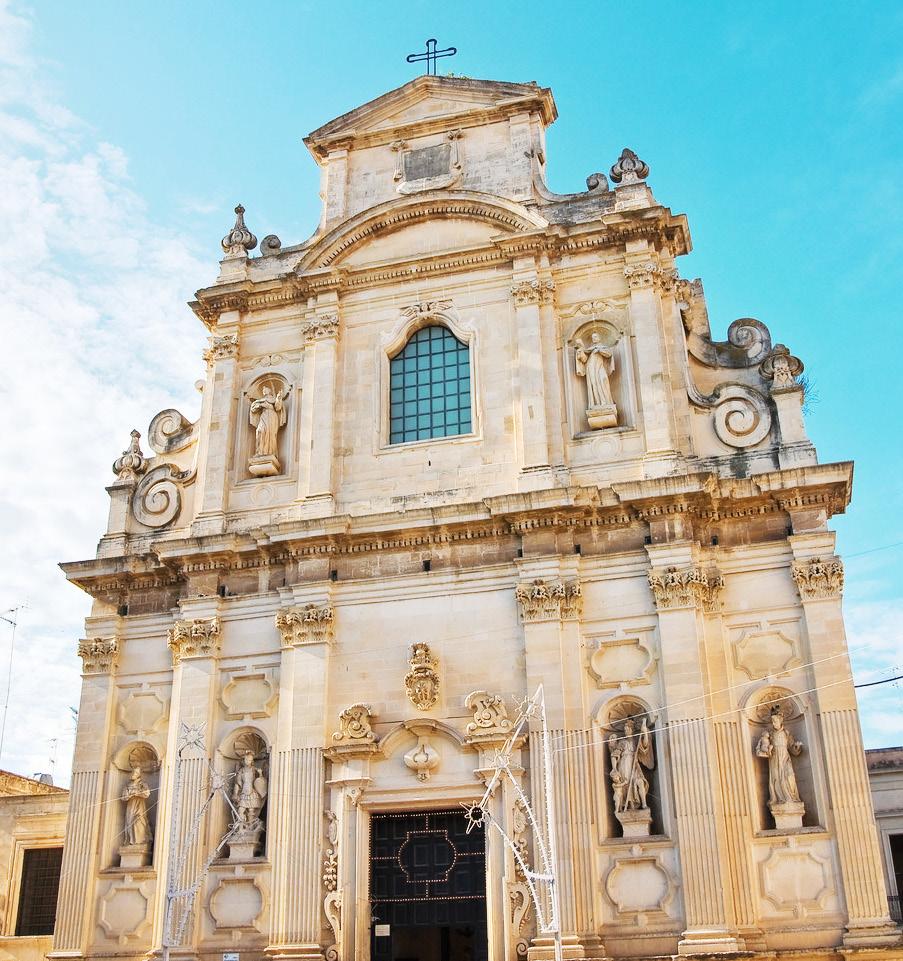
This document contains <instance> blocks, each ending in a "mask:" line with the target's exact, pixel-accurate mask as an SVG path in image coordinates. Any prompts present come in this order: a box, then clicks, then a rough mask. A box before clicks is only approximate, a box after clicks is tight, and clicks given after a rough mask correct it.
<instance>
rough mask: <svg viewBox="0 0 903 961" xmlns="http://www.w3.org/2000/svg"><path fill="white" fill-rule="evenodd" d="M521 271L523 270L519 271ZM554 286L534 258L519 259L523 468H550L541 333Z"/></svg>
mask: <svg viewBox="0 0 903 961" xmlns="http://www.w3.org/2000/svg"><path fill="white" fill-rule="evenodd" d="M518 271H520V273H518ZM553 291H554V286H553V284H552V282H551V281H550V280H543V281H540V280H538V279H537V277H536V267H535V264H534V263H533V261H532V260H529V261H527V262H526V263H522V262H520V261H515V283H514V284H513V286H512V287H511V297H512V299H513V301H514V319H515V324H514V336H515V340H516V344H517V352H516V356H517V360H516V363H517V372H516V384H517V391H516V393H517V398H518V400H517V404H518V406H517V411H518V433H519V437H520V462H521V470H522V471H536V470H545V469H548V467H549V440H548V437H549V435H548V427H547V425H546V398H545V384H544V375H543V344H542V337H541V335H540V330H541V327H540V316H539V307H540V304H541V303H542V301H543V300H547V301H551V298H552V294H553Z"/></svg>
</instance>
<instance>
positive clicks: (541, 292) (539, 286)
mask: <svg viewBox="0 0 903 961" xmlns="http://www.w3.org/2000/svg"><path fill="white" fill-rule="evenodd" d="M511 296H512V297H513V298H514V305H515V306H516V307H526V306H527V305H528V304H550V303H551V302H552V299H553V297H554V296H555V284H554V283H553V282H552V281H551V280H523V281H521V282H520V283H518V284H512V286H511Z"/></svg>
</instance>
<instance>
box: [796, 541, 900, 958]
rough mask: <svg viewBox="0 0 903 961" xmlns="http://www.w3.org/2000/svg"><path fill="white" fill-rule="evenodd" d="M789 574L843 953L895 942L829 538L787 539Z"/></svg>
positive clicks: (838, 570)
mask: <svg viewBox="0 0 903 961" xmlns="http://www.w3.org/2000/svg"><path fill="white" fill-rule="evenodd" d="M790 545H791V548H792V550H793V556H794V558H795V560H794V562H793V566H792V568H791V573H792V575H793V579H794V581H795V582H796V586H797V589H798V591H799V595H800V600H801V602H802V607H803V617H804V619H805V624H806V635H807V637H808V641H809V650H808V654H809V660H810V661H811V662H812V666H811V671H812V678H813V681H814V684H813V687H814V688H815V692H814V695H813V696H814V698H815V699H816V701H817V704H818V713H819V716H820V719H821V734H822V741H823V748H824V752H823V753H824V758H825V770H826V773H827V781H828V791H829V792H830V796H831V800H830V808H831V810H830V815H829V817H830V820H832V821H833V829H834V835H835V837H836V840H837V850H838V853H839V855H840V871H841V874H842V875H843V889H844V898H845V900H846V906H847V925H846V928H847V930H846V933H845V935H844V944H846V945H847V946H848V947H880V946H882V945H890V944H895V943H897V941H898V939H899V934H900V932H899V929H898V928H897V927H896V925H895V924H893V922H892V921H891V919H890V917H889V915H888V905H887V891H886V889H885V886H884V873H883V869H882V865H881V850H880V847H879V845H878V835H877V830H876V828H875V814H874V810H873V808H872V799H871V794H870V793H869V783H868V773H867V771H866V766H865V754H864V749H863V745H862V733H861V731H860V727H859V713H858V709H857V704H856V692H855V689H854V688H853V679H852V676H851V667H850V661H849V657H848V656H847V642H846V636H845V633H844V625H843V612H842V610H841V593H842V591H843V565H842V564H841V562H840V559H839V558H838V557H835V556H834V554H833V547H834V535H833V534H830V533H827V532H824V533H814V534H799V535H794V536H791V537H790Z"/></svg>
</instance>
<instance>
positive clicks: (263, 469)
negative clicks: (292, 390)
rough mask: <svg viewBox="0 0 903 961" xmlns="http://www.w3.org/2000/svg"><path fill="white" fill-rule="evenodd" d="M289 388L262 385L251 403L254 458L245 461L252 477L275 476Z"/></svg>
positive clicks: (278, 469) (279, 467)
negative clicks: (280, 431)
mask: <svg viewBox="0 0 903 961" xmlns="http://www.w3.org/2000/svg"><path fill="white" fill-rule="evenodd" d="M288 394H289V388H288V387H286V388H285V390H280V389H279V386H278V384H277V385H275V386H274V384H273V383H272V382H269V383H265V384H264V385H263V387H262V388H261V391H260V396H259V397H257V398H255V399H254V400H252V401H251V410H250V415H249V416H250V422H251V426H252V427H253V428H254V456H253V457H251V459H250V461H248V471H249V472H250V473H251V474H253V475H254V476H255V477H269V476H272V475H273V474H278V473H279V472H280V470H281V466H280V464H279V456H278V448H279V430H280V428H282V427H285V422H286V409H285V401H286V398H287V397H288Z"/></svg>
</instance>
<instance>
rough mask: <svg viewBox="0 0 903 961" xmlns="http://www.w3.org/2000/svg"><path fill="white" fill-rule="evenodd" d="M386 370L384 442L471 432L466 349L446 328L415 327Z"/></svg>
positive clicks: (400, 442)
mask: <svg viewBox="0 0 903 961" xmlns="http://www.w3.org/2000/svg"><path fill="white" fill-rule="evenodd" d="M389 373H390V378H391V385H390V391H391V397H390V414H389V417H390V421H389V443H391V444H403V443H405V442H407V441H412V440H429V439H430V438H434V437H452V436H454V435H457V434H469V433H470V432H471V430H472V429H473V427H472V419H471V410H470V351H469V350H468V347H467V345H466V344H462V343H461V341H459V340H458V339H457V337H455V336H454V335H453V334H452V333H451V331H450V330H448V328H447V327H442V326H440V325H438V324H434V325H431V326H429V327H423V328H421V329H420V330H418V331H417V333H416V334H414V335H413V337H411V339H410V340H409V341H408V342H407V344H405V346H404V347H403V348H402V350H401V351H400V352H399V353H398V354H396V355H395V356H394V357H393V358H391V360H390V361H389Z"/></svg>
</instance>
